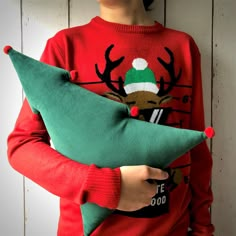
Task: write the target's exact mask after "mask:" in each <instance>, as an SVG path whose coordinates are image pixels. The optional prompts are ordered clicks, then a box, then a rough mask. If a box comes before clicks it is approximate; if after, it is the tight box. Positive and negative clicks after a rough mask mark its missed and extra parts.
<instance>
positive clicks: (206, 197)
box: [8, 0, 213, 236]
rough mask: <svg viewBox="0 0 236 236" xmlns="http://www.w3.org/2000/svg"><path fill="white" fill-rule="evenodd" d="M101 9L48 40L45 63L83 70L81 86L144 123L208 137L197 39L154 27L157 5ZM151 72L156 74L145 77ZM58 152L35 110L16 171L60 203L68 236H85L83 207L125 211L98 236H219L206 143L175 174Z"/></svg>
mask: <svg viewBox="0 0 236 236" xmlns="http://www.w3.org/2000/svg"><path fill="white" fill-rule="evenodd" d="M97 1H98V2H99V4H100V16H99V17H95V18H93V19H92V20H91V22H90V23H88V24H86V25H84V26H78V27H73V28H70V29H65V30H62V31H60V32H58V33H57V34H56V35H55V36H54V37H52V38H51V39H49V40H48V42H47V45H46V47H45V50H44V52H43V54H42V57H41V61H43V62H45V63H48V64H51V65H55V66H58V67H61V68H64V69H66V70H69V71H71V70H78V72H79V79H78V81H74V82H75V83H77V84H78V85H79V86H82V87H84V88H86V89H88V90H90V91H93V92H94V93H97V94H100V95H104V94H106V96H108V97H112V98H115V99H117V100H118V101H119V102H124V103H126V104H127V105H129V106H130V107H132V106H133V105H136V106H138V107H139V109H140V115H139V118H140V119H143V120H146V121H149V122H154V123H159V124H165V125H169V126H174V127H181V128H189V129H196V130H204V115H203V101H202V88H201V86H202V85H201V72H200V55H199V51H198V48H197V46H196V44H195V43H194V41H193V39H192V38H191V37H190V36H189V35H187V34H185V33H183V32H178V31H175V30H171V29H167V28H164V27H163V26H162V25H161V24H159V23H158V22H155V21H153V20H152V19H151V18H150V17H149V15H148V14H147V12H146V11H145V10H147V9H148V7H149V6H150V4H151V3H152V2H153V1H145V0H144V1H141V0H97ZM146 70H151V71H152V72H153V73H151V74H150V76H148V77H147V76H142V75H145V71H146ZM74 102H76V101H74ZM94 115H95V116H96V114H94ZM144 135H145V134H144ZM49 144H50V143H49V136H48V133H47V131H46V128H45V126H44V123H43V121H42V119H41V117H40V116H39V115H34V114H33V113H32V111H31V109H30V107H29V104H28V102H27V101H26V100H25V101H24V104H23V106H22V109H21V112H20V114H19V117H18V119H17V122H16V125H15V128H14V130H13V132H12V133H11V134H10V136H9V138H8V155H9V161H10V163H11V165H12V166H13V168H15V169H16V170H17V171H19V172H21V173H22V174H23V175H25V176H26V177H28V178H30V179H31V180H33V181H34V182H36V183H37V184H39V185H41V186H42V187H44V188H45V189H47V190H48V191H50V192H51V193H53V194H55V195H57V196H59V197H60V220H59V226H58V235H59V236H64V235H68V236H79V235H83V225H82V219H81V212H80V205H81V204H83V203H85V202H91V203H96V204H98V205H100V206H102V207H107V208H111V209H116V210H115V211H114V213H113V214H112V215H111V216H110V217H108V218H107V219H106V220H105V221H104V222H103V223H102V224H101V225H100V226H99V227H98V228H97V229H96V230H95V231H94V232H93V233H92V235H102V236H106V235H109V236H110V235H114V236H116V235H117V236H118V235H119V236H120V235H122V236H126V235H129V236H131V235H132V236H149V235H150V236H153V235H158V236H186V235H188V234H191V235H192V236H212V235H213V226H212V224H211V220H210V214H209V207H210V205H211V203H212V193H211V189H210V178H211V168H212V159H211V156H210V153H209V150H208V148H207V145H206V143H203V144H201V145H199V146H198V147H196V148H195V149H193V150H192V151H191V152H189V153H186V154H185V155H184V156H182V157H180V158H179V159H178V160H177V161H175V162H174V163H172V164H171V165H170V166H169V168H168V170H165V171H163V170H160V169H156V168H152V167H149V166H145V165H143V166H121V167H120V168H116V169H110V168H97V167H96V166H95V165H90V166H88V165H84V164H81V163H77V162H74V161H72V160H70V159H68V158H67V157H65V156H62V155H61V154H59V153H58V152H57V151H56V150H54V149H52V148H51V147H50V146H49ZM78 155H79V153H78ZM166 171H167V172H168V174H167V172H166ZM148 179H154V180H156V182H155V184H154V183H150V181H149V182H148V181H147V180H148ZM189 228H190V229H191V232H189V233H188V229H189Z"/></svg>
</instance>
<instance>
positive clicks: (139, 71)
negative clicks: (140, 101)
mask: <svg viewBox="0 0 236 236" xmlns="http://www.w3.org/2000/svg"><path fill="white" fill-rule="evenodd" d="M132 66H133V67H132V68H131V69H130V70H128V72H127V73H126V76H125V84H124V89H125V92H126V94H130V93H134V92H137V91H149V92H152V93H155V94H157V93H158V90H159V89H158V87H157V85H156V78H155V75H154V73H153V72H152V70H151V69H150V68H148V62H147V61H146V60H145V59H143V58H136V59H134V60H133V62H132Z"/></svg>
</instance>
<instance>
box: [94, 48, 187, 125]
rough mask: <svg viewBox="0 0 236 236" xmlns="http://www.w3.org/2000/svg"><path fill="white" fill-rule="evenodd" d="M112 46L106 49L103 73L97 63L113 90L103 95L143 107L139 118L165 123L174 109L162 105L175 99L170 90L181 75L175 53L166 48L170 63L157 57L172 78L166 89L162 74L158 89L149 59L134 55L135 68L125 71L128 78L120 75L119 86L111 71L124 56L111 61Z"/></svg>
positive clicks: (104, 80) (104, 78)
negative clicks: (116, 84)
mask: <svg viewBox="0 0 236 236" xmlns="http://www.w3.org/2000/svg"><path fill="white" fill-rule="evenodd" d="M113 47H114V45H113V44H112V45H110V46H109V47H108V48H107V49H106V51H105V60H106V66H105V69H104V71H103V72H101V71H100V70H99V67H98V64H96V65H95V70H96V74H97V75H98V77H99V78H100V79H101V81H103V82H104V83H105V84H106V85H107V87H108V88H109V89H111V91H110V92H107V93H106V94H105V95H104V96H106V97H108V98H111V99H115V100H118V101H120V102H122V103H125V104H127V105H128V106H129V107H132V106H137V107H138V108H139V110H140V113H139V117H138V119H140V120H146V121H149V122H153V123H159V124H164V123H165V121H166V118H167V116H168V114H169V113H170V112H171V108H161V105H162V104H164V103H167V102H169V101H170V100H171V99H172V96H171V95H170V92H171V90H172V88H173V87H174V86H175V85H176V83H177V82H178V81H179V79H180V78H181V74H182V70H181V69H179V71H178V73H177V75H176V74H175V67H174V62H175V60H174V54H173V52H172V51H171V50H170V49H169V48H167V47H165V50H166V52H167V54H168V55H169V58H170V62H169V63H168V62H165V61H164V60H163V59H161V58H160V57H157V61H158V62H159V64H160V65H161V66H163V67H164V68H165V70H166V71H168V74H169V77H170V82H169V84H168V87H167V88H166V87H165V79H164V78H163V77H161V78H160V79H159V88H158V86H157V82H156V81H157V80H156V78H155V77H154V73H153V72H152V71H151V70H150V69H149V68H148V67H147V66H148V62H147V61H146V60H145V59H143V58H135V59H134V60H133V63H132V65H133V68H132V69H130V70H129V71H128V72H127V73H126V77H125V80H123V79H122V77H119V78H118V88H117V87H116V86H114V85H113V83H112V81H113V80H112V78H111V72H112V70H113V69H115V68H116V67H118V66H119V65H120V64H121V63H122V62H123V61H124V58H125V57H124V56H122V57H120V58H119V59H117V60H114V61H112V60H111V59H110V53H111V50H112V49H113ZM132 80H133V81H132ZM128 82H129V83H128Z"/></svg>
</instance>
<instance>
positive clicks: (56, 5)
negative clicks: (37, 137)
mask: <svg viewBox="0 0 236 236" xmlns="http://www.w3.org/2000/svg"><path fill="white" fill-rule="evenodd" d="M22 9H23V20H22V21H23V51H24V53H25V54H27V55H29V56H31V57H33V58H35V59H39V58H40V55H41V53H42V51H43V49H44V47H45V44H46V41H47V39H48V38H50V37H51V36H53V35H54V34H55V33H56V32H57V31H58V30H60V29H62V28H66V27H68V1H67V0H56V1H48V0H41V1H34V0H23V7H22ZM25 190H26V192H25V211H26V218H25V227H26V235H29V236H33V235H56V232H57V224H58V217H59V202H58V198H57V197H56V196H54V195H52V194H50V193H49V192H47V191H46V190H44V189H42V188H41V187H39V186H38V185H36V184H35V183H33V182H31V181H30V180H28V179H26V181H25Z"/></svg>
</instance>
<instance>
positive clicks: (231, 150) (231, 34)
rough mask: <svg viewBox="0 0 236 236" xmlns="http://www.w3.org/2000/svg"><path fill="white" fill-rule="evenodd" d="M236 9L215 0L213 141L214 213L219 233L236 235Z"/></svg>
mask: <svg viewBox="0 0 236 236" xmlns="http://www.w3.org/2000/svg"><path fill="white" fill-rule="evenodd" d="M235 10H236V2H235V0H227V1H220V0H215V5H214V37H213V39H214V44H213V46H214V47H213V48H214V80H213V82H214V90H213V124H214V127H215V128H216V132H217V134H218V135H216V137H215V138H214V140H213V154H214V171H213V190H214V196H215V200H214V205H213V209H212V213H213V222H214V223H215V227H216V234H215V235H216V236H222V235H224V236H231V235H236V224H235V222H236V204H235V199H236V187H235V186H236V185H235V153H236V145H235V143H236V136H235V115H236V106H235V103H234V100H235V99H236V93H235V91H236V80H235V74H236V63H235V61H236V43H235V42H236V30H235ZM234 97H235V99H234Z"/></svg>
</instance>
